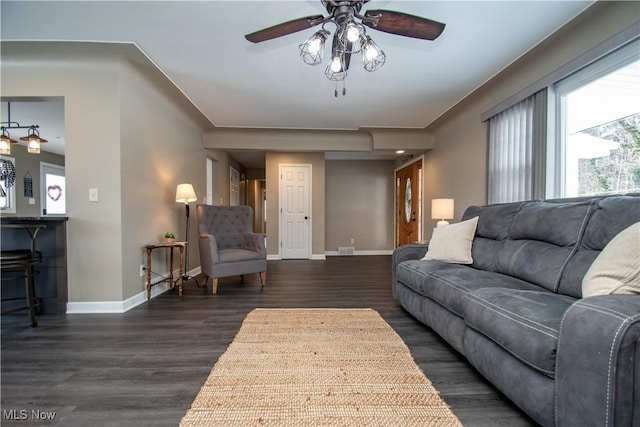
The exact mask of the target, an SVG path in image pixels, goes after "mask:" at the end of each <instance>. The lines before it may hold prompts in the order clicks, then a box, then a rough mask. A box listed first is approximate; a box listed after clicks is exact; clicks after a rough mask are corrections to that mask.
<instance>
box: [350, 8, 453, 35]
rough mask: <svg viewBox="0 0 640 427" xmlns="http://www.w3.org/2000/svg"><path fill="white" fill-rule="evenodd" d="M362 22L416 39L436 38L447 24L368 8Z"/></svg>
mask: <svg viewBox="0 0 640 427" xmlns="http://www.w3.org/2000/svg"><path fill="white" fill-rule="evenodd" d="M365 16H366V17H367V18H371V19H363V20H362V23H363V24H364V25H366V26H367V27H369V28H373V29H375V30H379V31H384V32H385V33H391V34H397V35H400V36H405V37H413V38H416V39H424V40H435V39H437V38H438V36H439V35H440V34H442V31H443V30H444V27H445V24H443V23H441V22H437V21H432V20H431V19H427V18H421V17H419V16H414V15H409V14H406V13H401V12H394V11H391V10H367V11H366V12H365Z"/></svg>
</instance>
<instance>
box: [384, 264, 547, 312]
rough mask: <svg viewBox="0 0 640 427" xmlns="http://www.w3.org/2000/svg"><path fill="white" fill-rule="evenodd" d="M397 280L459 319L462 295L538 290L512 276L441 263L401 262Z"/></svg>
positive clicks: (461, 309)
mask: <svg viewBox="0 0 640 427" xmlns="http://www.w3.org/2000/svg"><path fill="white" fill-rule="evenodd" d="M396 279H397V281H398V282H400V283H402V284H404V285H405V286H406V287H408V288H410V289H412V290H413V291H414V292H417V293H418V294H420V295H422V296H426V297H429V298H431V299H433V300H434V301H436V302H437V303H439V304H440V305H442V306H444V307H445V308H447V309H449V310H450V311H452V312H454V313H456V314H457V315H458V316H462V313H463V308H462V301H463V300H464V297H465V295H467V294H468V293H469V292H471V291H474V290H476V289H480V288H486V287H503V288H512V289H520V290H525V289H528V290H540V289H541V288H540V287H538V286H536V285H534V284H531V283H528V282H525V281H524V280H520V279H517V278H515V277H510V276H506V275H504V274H500V273H494V272H490V271H484V270H477V269H475V268H473V267H469V266H466V265H460V264H450V263H446V262H442V261H425V260H410V261H404V262H402V263H400V264H399V265H398V267H397V270H396Z"/></svg>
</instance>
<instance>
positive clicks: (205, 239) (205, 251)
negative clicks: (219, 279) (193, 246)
mask: <svg viewBox="0 0 640 427" xmlns="http://www.w3.org/2000/svg"><path fill="white" fill-rule="evenodd" d="M198 249H200V268H201V269H202V273H203V274H204V275H205V276H208V277H212V275H213V265H214V264H218V263H219V262H220V254H219V253H218V242H217V241H216V237H215V236H214V235H213V234H207V233H201V234H200V236H198Z"/></svg>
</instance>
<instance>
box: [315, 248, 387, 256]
mask: <svg viewBox="0 0 640 427" xmlns="http://www.w3.org/2000/svg"><path fill="white" fill-rule="evenodd" d="M325 254H326V255H327V256H355V255H393V249H380V250H372V251H354V252H353V255H339V254H338V251H326V252H325Z"/></svg>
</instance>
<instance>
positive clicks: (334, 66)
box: [331, 56, 342, 73]
mask: <svg viewBox="0 0 640 427" xmlns="http://www.w3.org/2000/svg"><path fill="white" fill-rule="evenodd" d="M331 71H333V72H334V73H338V72H340V71H342V63H341V62H340V58H339V57H337V56H335V57H334V58H333V59H332V60H331Z"/></svg>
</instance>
